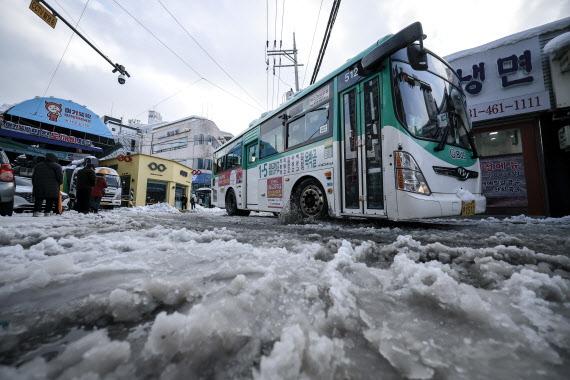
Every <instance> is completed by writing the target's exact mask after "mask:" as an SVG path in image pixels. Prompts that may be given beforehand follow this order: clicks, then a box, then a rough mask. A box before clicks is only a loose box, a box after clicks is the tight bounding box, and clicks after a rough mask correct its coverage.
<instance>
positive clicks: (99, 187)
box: [91, 173, 107, 214]
mask: <svg viewBox="0 0 570 380" xmlns="http://www.w3.org/2000/svg"><path fill="white" fill-rule="evenodd" d="M106 188H107V181H106V180H105V175H104V174H103V173H97V175H96V181H95V186H93V190H92V191H91V196H92V197H93V200H92V201H91V211H93V212H94V213H95V214H97V213H98V212H99V206H101V198H103V194H104V192H105V189H106Z"/></svg>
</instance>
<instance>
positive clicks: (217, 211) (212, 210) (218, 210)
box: [196, 204, 226, 214]
mask: <svg viewBox="0 0 570 380" xmlns="http://www.w3.org/2000/svg"><path fill="white" fill-rule="evenodd" d="M196 211H197V212H202V213H207V214H224V213H225V212H226V210H224V209H221V208H219V207H212V208H208V207H203V206H201V205H199V204H197V205H196Z"/></svg>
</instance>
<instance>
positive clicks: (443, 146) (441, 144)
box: [433, 112, 451, 152]
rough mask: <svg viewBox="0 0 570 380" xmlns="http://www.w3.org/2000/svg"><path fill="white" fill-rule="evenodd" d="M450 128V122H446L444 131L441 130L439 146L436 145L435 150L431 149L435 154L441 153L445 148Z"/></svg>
mask: <svg viewBox="0 0 570 380" xmlns="http://www.w3.org/2000/svg"><path fill="white" fill-rule="evenodd" d="M450 113H451V112H450ZM450 128H451V120H450V121H448V123H447V125H446V126H445V129H444V130H443V136H441V140H439V144H437V146H436V147H435V148H433V150H435V151H436V152H439V151H442V150H443V148H445V143H446V141H447V135H448V134H449V129H450Z"/></svg>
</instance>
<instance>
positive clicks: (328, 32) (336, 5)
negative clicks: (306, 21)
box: [311, 0, 340, 84]
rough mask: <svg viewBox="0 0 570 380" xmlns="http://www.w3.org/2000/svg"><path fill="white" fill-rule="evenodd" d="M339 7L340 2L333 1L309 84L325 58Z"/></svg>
mask: <svg viewBox="0 0 570 380" xmlns="http://www.w3.org/2000/svg"><path fill="white" fill-rule="evenodd" d="M339 6H340V0H334V3H333V5H332V9H331V14H330V16H329V21H328V23H327V29H326V31H325V36H324V38H323V42H322V44H321V49H320V50H319V56H318V57H317V62H316V63H315V70H314V71H313V76H312V77H311V84H313V83H315V80H316V79H317V75H318V74H319V70H320V69H321V64H322V63H323V58H324V57H325V51H326V50H327V45H328V43H329V38H330V36H331V32H332V28H333V25H334V22H335V20H336V15H337V14H338V8H339Z"/></svg>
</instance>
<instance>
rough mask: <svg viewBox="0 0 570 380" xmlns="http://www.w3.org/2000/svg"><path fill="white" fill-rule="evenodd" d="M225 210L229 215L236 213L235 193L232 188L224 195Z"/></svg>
mask: <svg viewBox="0 0 570 380" xmlns="http://www.w3.org/2000/svg"><path fill="white" fill-rule="evenodd" d="M226 212H227V213H228V215H229V216H234V215H238V208H237V201H236V195H235V194H234V191H233V190H230V191H228V195H227V196H226Z"/></svg>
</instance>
